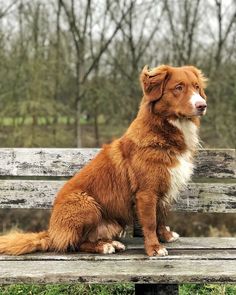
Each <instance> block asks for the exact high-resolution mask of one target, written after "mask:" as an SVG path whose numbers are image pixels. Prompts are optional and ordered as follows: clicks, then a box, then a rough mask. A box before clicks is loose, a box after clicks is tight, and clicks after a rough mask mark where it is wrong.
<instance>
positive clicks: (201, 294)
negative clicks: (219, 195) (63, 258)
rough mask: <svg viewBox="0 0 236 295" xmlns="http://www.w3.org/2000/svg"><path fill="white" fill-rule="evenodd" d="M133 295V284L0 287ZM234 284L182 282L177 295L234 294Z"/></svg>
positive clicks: (30, 292)
mask: <svg viewBox="0 0 236 295" xmlns="http://www.w3.org/2000/svg"><path fill="white" fill-rule="evenodd" d="M21 294H22V295H59V294H60V295H133V294H134V284H129V283H127V284H110V285H99V284H94V285H85V284H77V285H11V286H2V287H0V295H21ZM235 294H236V286H235V285H228V284H226V285H216V284H205V285H204V284H184V285H180V287H179V295H235Z"/></svg>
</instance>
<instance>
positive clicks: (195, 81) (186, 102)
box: [140, 65, 207, 118]
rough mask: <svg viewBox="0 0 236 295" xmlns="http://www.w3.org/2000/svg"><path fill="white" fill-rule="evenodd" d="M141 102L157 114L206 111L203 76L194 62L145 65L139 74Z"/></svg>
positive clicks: (192, 113)
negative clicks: (178, 65)
mask: <svg viewBox="0 0 236 295" xmlns="http://www.w3.org/2000/svg"><path fill="white" fill-rule="evenodd" d="M140 81H141V86H142V89H143V93H144V102H146V103H148V104H150V106H152V109H153V111H154V112H155V113H156V114H159V115H161V116H174V117H187V118H191V117H194V116H202V115H205V113H206V108H207V104H206V94H205V92H204V89H205V87H206V78H205V77H204V75H203V74H202V72H201V71H200V70H199V69H197V68H196V67H194V66H183V67H171V66H166V65H162V66H159V67H157V68H154V69H152V70H148V67H147V66H145V67H144V69H143V71H142V73H141V75H140Z"/></svg>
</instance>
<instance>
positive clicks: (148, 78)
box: [140, 65, 168, 102]
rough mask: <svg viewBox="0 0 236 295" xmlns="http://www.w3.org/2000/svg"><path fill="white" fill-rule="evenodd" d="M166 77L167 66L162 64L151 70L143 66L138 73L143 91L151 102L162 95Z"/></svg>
mask: <svg viewBox="0 0 236 295" xmlns="http://www.w3.org/2000/svg"><path fill="white" fill-rule="evenodd" d="M167 77H168V66H165V65H162V66H159V67H157V68H154V69H152V70H148V66H145V67H144V68H143V70H142V72H141V75H140V82H141V86H142V89H143V93H144V95H145V97H147V99H148V100H149V101H150V102H152V101H156V100H159V99H160V98H161V97H162V94H163V90H164V88H165V82H166V80H167Z"/></svg>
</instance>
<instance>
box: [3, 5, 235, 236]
mask: <svg viewBox="0 0 236 295" xmlns="http://www.w3.org/2000/svg"><path fill="white" fill-rule="evenodd" d="M145 64H148V65H149V66H150V67H154V66H157V65H159V64H171V65H174V66H181V65H185V64H192V65H195V66H197V67H199V68H200V69H202V71H203V72H204V73H205V75H206V76H207V77H208V78H209V82H208V88H207V91H206V92H207V95H208V99H209V100H208V114H207V116H205V117H204V118H203V120H202V127H201V138H202V140H203V146H204V147H214V148H222V147H223V148H234V147H235V142H236V128H235V125H236V124H235V123H236V2H235V0H224V1H223V0H204V1H203V0H191V1H190V0H179V1H177V0H158V1H157V0H143V1H141V0H136V1H135V0H99V1H94V0H5V1H4V0H0V147H98V146H101V145H102V144H103V143H106V142H110V141H111V140H112V139H114V138H116V137H119V136H120V135H121V134H122V133H123V132H124V131H125V129H126V128H127V126H128V125H129V124H130V122H131V121H132V120H133V119H134V117H135V116H136V113H137V110H138V107H139V102H140V100H141V95H142V93H141V89H140V86H139V73H140V71H141V69H142V68H143V66H144V65H145ZM32 214H33V220H32ZM48 216H49V212H47V211H46V210H43V211H40V210H38V211H33V212H31V213H29V212H28V211H27V210H26V211H24V210H7V209H6V210H1V211H0V220H1V223H0V231H1V232H2V231H6V230H9V229H10V228H11V227H12V226H14V227H20V228H23V229H24V230H40V229H41V228H45V227H46V226H47V220H48ZM186 218H187V220H189V222H187V223H186V222H185V223H184V224H185V228H183V219H186ZM170 220H171V224H174V225H175V229H176V230H177V231H178V230H179V231H180V234H181V235H189V236H193V235H195V236H197V235H208V236H209V235H214V236H231V235H235V234H236V220H235V216H232V215H231V214H227V216H225V215H224V214H188V216H186V214H173V216H172V218H171V219H170Z"/></svg>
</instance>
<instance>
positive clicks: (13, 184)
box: [0, 180, 236, 213]
mask: <svg viewBox="0 0 236 295" xmlns="http://www.w3.org/2000/svg"><path fill="white" fill-rule="evenodd" d="M63 184H64V181H60V180H54V181H47V180H0V208H50V207H51V205H52V202H53V200H54V198H55V195H56V193H57V191H58V190H59V188H60V187H61V186H62V185H63ZM173 210H175V211H189V212H228V213H230V212H231V213H233V212H236V184H234V183H230V184H225V183H211V184H206V183H204V184H202V183H200V184H199V183H191V184H189V185H188V188H187V190H185V191H184V192H183V193H182V194H181V197H180V198H179V200H178V202H177V203H176V204H175V205H174V206H173Z"/></svg>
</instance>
